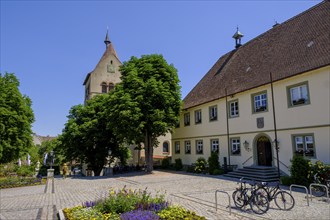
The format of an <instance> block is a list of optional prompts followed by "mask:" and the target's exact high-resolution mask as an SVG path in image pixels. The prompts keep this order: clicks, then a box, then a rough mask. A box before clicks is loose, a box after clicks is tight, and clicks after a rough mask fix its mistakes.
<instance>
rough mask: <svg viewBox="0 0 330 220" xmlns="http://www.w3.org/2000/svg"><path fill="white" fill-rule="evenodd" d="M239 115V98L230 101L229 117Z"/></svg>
mask: <svg viewBox="0 0 330 220" xmlns="http://www.w3.org/2000/svg"><path fill="white" fill-rule="evenodd" d="M238 116H239V111H238V100H235V101H231V102H229V117H230V118H235V117H238Z"/></svg>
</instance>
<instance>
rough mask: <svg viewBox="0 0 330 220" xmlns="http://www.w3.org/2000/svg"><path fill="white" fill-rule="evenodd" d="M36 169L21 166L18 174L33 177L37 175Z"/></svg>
mask: <svg viewBox="0 0 330 220" xmlns="http://www.w3.org/2000/svg"><path fill="white" fill-rule="evenodd" d="M35 172H36V171H35V167H34V166H25V165H24V166H21V167H19V168H18V169H17V171H16V173H17V175H18V176H24V177H25V176H33V175H35Z"/></svg>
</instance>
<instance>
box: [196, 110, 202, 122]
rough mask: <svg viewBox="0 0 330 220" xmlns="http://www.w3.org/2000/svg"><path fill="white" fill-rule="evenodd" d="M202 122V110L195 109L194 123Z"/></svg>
mask: <svg viewBox="0 0 330 220" xmlns="http://www.w3.org/2000/svg"><path fill="white" fill-rule="evenodd" d="M200 123H202V110H197V111H195V124H200Z"/></svg>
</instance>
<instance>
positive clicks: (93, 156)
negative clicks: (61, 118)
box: [57, 94, 128, 176]
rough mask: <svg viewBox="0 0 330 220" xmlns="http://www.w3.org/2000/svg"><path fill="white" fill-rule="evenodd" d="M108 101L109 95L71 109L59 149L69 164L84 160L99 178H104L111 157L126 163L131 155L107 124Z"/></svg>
mask: <svg viewBox="0 0 330 220" xmlns="http://www.w3.org/2000/svg"><path fill="white" fill-rule="evenodd" d="M107 97H108V94H106V95H98V96H95V97H93V98H92V99H90V100H88V101H87V103H86V105H76V106H73V107H72V108H71V110H70V114H69V116H68V121H67V123H66V124H65V128H64V129H63V133H62V134H61V135H60V136H59V141H60V144H59V145H60V148H57V149H59V150H60V153H61V154H62V155H64V156H65V159H66V160H68V161H70V160H74V159H80V160H81V161H82V162H85V163H87V164H88V165H89V167H91V169H92V170H93V171H94V174H95V175H96V176H99V175H100V172H101V170H102V169H103V167H104V165H105V164H106V162H107V157H108V155H109V154H110V157H111V158H112V159H113V158H115V157H118V158H120V159H121V160H122V161H123V160H125V159H126V156H127V155H128V154H127V152H128V149H127V148H126V147H123V146H122V145H120V144H119V142H118V141H117V138H116V136H114V134H113V132H112V127H111V126H108V123H107V121H106V114H105V110H106V108H107V106H106V99H107Z"/></svg>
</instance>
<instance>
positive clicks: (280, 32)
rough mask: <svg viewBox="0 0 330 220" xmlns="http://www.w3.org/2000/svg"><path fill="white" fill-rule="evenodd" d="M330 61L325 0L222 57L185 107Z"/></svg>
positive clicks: (329, 20)
mask: <svg viewBox="0 0 330 220" xmlns="http://www.w3.org/2000/svg"><path fill="white" fill-rule="evenodd" d="M329 64H330V1H329V0H325V1H323V2H321V3H319V4H317V5H316V6H314V7H312V8H310V9H308V10H307V11H305V12H302V13H301V14H299V15H297V16H295V17H293V18H291V19H289V20H287V21H286V22H284V23H282V24H279V25H277V26H275V27H273V28H272V29H270V30H269V31H267V32H265V33H263V34H261V35H259V36H258V37H256V38H254V39H252V40H251V41H249V42H247V43H246V44H243V45H242V46H241V47H239V48H238V49H235V50H233V51H231V52H229V53H227V54H225V55H223V56H222V57H220V59H219V60H218V61H217V62H216V63H215V64H214V65H213V67H212V68H211V69H210V70H209V71H208V72H207V73H206V75H205V76H204V77H203V78H202V79H201V80H200V82H199V83H198V84H197V85H196V86H195V87H194V88H193V89H192V90H191V91H190V93H189V94H188V95H187V96H186V97H185V98H184V100H183V101H184V109H187V108H190V107H193V106H197V105H200V104H204V103H207V102H210V101H213V100H216V99H219V98H222V97H225V95H226V94H225V90H227V95H232V94H235V93H238V92H243V91H246V90H249V89H252V88H255V87H258V86H261V85H264V84H267V83H269V82H270V73H272V77H273V80H274V81H277V80H281V79H284V78H287V77H291V76H294V75H297V74H301V73H304V72H307V71H310V70H313V69H317V68H320V67H323V66H327V65H329Z"/></svg>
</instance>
